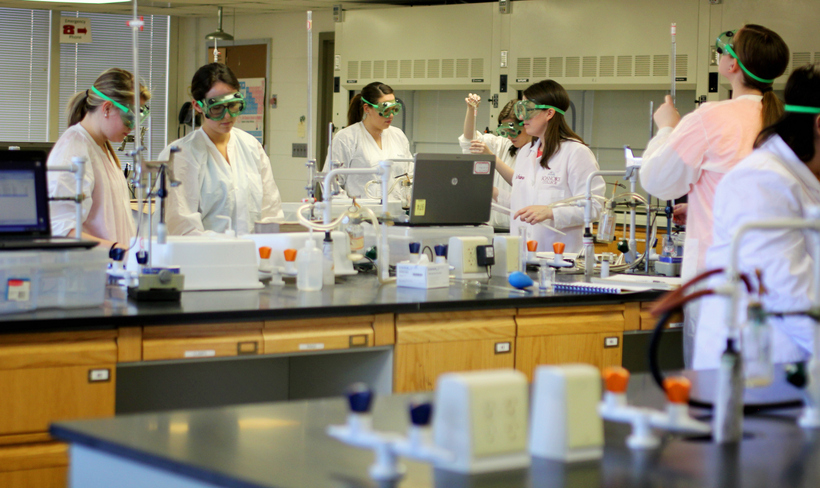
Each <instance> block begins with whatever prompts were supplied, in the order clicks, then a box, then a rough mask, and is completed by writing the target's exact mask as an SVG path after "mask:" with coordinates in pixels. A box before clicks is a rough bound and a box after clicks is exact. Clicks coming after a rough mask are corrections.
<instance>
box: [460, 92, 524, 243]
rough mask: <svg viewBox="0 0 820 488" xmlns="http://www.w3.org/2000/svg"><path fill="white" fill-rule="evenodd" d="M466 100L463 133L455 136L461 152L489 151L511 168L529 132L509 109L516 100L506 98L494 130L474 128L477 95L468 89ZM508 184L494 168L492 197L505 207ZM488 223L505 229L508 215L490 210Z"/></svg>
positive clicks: (479, 99) (508, 197) (513, 107)
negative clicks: (490, 132)
mask: <svg viewBox="0 0 820 488" xmlns="http://www.w3.org/2000/svg"><path fill="white" fill-rule="evenodd" d="M464 101H465V102H467V114H466V115H465V116H464V133H463V134H462V135H460V136H459V137H458V143H459V145H460V146H461V151H462V152H463V153H464V154H470V153H472V154H489V155H494V156H495V157H496V161H501V162H503V163H504V164H506V165H507V166H509V167H510V168H513V169H514V168H515V156H516V154H517V153H518V150H519V149H520V148H522V147H524V146H526V145H527V144H529V143H530V142H532V136H531V135H529V134H527V133H526V132H525V131H524V130H523V129H524V123H523V122H521V121H520V120H518V119H517V118H515V114H514V113H513V112H514V110H515V103H516V102H517V101H518V100H510V101H509V102H507V104H506V105H504V108H502V109H501V111H500V112H499V113H498V128H496V130H495V134H482V133H481V132H478V131H476V130H475V117H476V112H477V111H478V105H479V104H480V103H481V97H479V96H478V95H475V94H473V93H470V95H469V96H468V97H467V98H465V99H464ZM511 190H512V186H510V184H509V183H507V182H506V181H505V180H504V178H503V177H502V176H501V173H499V172H498V171H496V172H495V177H494V179H493V193H494V195H493V197H494V200H495V201H497V202H498V203H499V205H501V206H504V207H507V208H509V206H510V191H511ZM490 225H492V226H493V227H495V228H496V229H499V228H500V229H509V228H510V216H509V214H508V213H506V212H499V211H497V210H493V211H492V213H491V214H490Z"/></svg>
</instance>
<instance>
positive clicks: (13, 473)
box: [0, 442, 68, 488]
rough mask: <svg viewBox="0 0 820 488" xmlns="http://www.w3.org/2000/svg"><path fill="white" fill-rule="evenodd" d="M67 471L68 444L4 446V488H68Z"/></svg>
mask: <svg viewBox="0 0 820 488" xmlns="http://www.w3.org/2000/svg"><path fill="white" fill-rule="evenodd" d="M67 475H68V446H67V445H66V444H63V443H60V442H47V443H38V444H30V445H17V446H0V486H2V487H3V488H34V487H36V488H64V487H65V486H66V485H67V483H68V480H67Z"/></svg>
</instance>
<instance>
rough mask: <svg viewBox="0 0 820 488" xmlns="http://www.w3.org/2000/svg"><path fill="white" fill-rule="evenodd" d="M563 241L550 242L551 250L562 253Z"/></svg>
mask: <svg viewBox="0 0 820 488" xmlns="http://www.w3.org/2000/svg"><path fill="white" fill-rule="evenodd" d="M564 247H566V246H564V243H563V242H553V243H552V250H553V251H555V254H564Z"/></svg>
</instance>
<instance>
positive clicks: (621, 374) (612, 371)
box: [602, 366, 629, 393]
mask: <svg viewBox="0 0 820 488" xmlns="http://www.w3.org/2000/svg"><path fill="white" fill-rule="evenodd" d="M602 376H603V377H604V388H606V390H607V391H611V392H612V393H626V387H627V386H629V371H627V369H626V368H622V367H620V366H609V367H607V368H604V371H603V373H602Z"/></svg>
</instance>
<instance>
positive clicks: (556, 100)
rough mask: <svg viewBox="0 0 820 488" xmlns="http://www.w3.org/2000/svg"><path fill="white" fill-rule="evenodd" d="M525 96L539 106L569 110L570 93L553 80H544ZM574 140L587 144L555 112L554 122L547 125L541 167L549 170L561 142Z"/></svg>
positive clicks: (532, 87) (525, 93)
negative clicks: (551, 159)
mask: <svg viewBox="0 0 820 488" xmlns="http://www.w3.org/2000/svg"><path fill="white" fill-rule="evenodd" d="M524 96H525V97H527V100H532V101H533V102H535V103H536V104H538V105H552V106H553V107H558V108H559V109H561V110H563V111H567V110H569V93H567V91H566V90H565V89H564V87H563V86H561V85H560V84H559V83H558V82H556V81H553V80H543V81H539V82H538V83H536V84H534V85H530V86H529V88H527V89H526V90H524ZM573 140H574V141H577V142H580V143H581V144H586V143H585V142H584V140H583V139H581V136H579V135H578V134H576V133H575V132H573V131H572V129H570V127H569V125H568V124H567V120H566V119H565V118H564V116H563V115H561V114H559V113H558V112H555V115H553V117H552V120H550V121H549V123H548V124H547V132H546V133H545V134H544V143H543V147H542V156H541V161H540V164H541V166H543V167H544V168H549V160H550V158H551V157H552V156H553V155H554V154H555V153H556V152H558V148H559V146H560V145H561V142H562V141H573Z"/></svg>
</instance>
